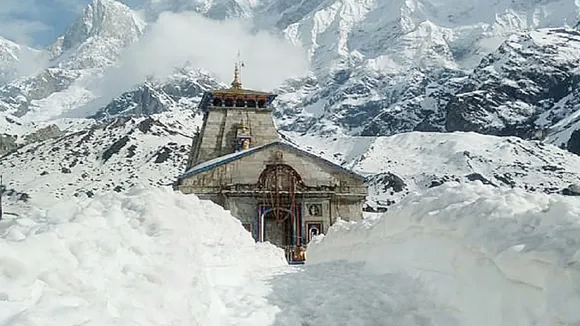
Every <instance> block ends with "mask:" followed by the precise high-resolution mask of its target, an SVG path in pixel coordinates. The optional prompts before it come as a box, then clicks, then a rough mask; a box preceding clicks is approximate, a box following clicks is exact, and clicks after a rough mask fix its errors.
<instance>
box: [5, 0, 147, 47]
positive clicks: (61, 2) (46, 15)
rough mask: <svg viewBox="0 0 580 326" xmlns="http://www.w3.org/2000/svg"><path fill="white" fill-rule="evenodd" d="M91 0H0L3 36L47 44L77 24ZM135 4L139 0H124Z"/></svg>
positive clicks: (30, 42) (28, 43)
mask: <svg viewBox="0 0 580 326" xmlns="http://www.w3.org/2000/svg"><path fill="white" fill-rule="evenodd" d="M90 2H91V0H0V3H1V5H0V36H3V37H5V38H7V39H9V40H11V41H14V42H16V43H20V44H27V45H30V46H33V47H44V46H46V45H49V44H51V43H52V42H53V41H54V40H55V39H56V38H57V37H58V36H60V35H62V34H63V33H64V31H65V30H66V28H67V27H68V26H70V25H71V24H72V23H74V21H75V19H76V18H77V17H78V15H79V14H80V13H81V12H82V11H83V8H84V7H85V6H86V5H87V4H88V3H90ZM122 2H123V3H126V4H128V5H130V6H135V5H137V4H138V3H139V0H124V1H122Z"/></svg>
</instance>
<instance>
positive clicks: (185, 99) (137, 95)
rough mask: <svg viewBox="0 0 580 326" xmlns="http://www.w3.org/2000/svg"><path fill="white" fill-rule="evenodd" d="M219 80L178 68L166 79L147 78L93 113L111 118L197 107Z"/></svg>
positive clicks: (100, 117) (98, 116)
mask: <svg viewBox="0 0 580 326" xmlns="http://www.w3.org/2000/svg"><path fill="white" fill-rule="evenodd" d="M220 86H222V85H220V84H218V83H217V82H216V81H215V80H214V79H213V78H212V77H211V76H209V75H207V74H205V73H202V72H199V71H195V70H186V69H179V70H177V71H176V73H175V74H174V75H172V76H171V78H170V79H169V80H167V81H164V82H147V83H145V84H144V85H141V86H139V87H137V88H136V89H134V90H132V91H129V92H126V93H123V94H122V95H120V96H119V97H117V98H115V99H114V100H113V101H112V102H111V103H109V104H108V105H107V106H105V107H104V108H101V109H100V110H98V111H97V113H95V114H94V115H92V116H91V118H93V119H97V120H108V119H112V118H116V117H120V116H148V115H152V114H158V113H161V112H166V111H170V110H179V109H181V110H190V111H192V110H196V109H197V106H196V105H197V102H198V101H199V100H200V99H201V96H202V95H203V92H205V91H206V90H209V89H215V88H218V87H220Z"/></svg>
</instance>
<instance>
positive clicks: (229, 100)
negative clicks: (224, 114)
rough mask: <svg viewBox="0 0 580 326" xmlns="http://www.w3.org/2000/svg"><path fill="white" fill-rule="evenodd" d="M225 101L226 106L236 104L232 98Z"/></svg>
mask: <svg viewBox="0 0 580 326" xmlns="http://www.w3.org/2000/svg"><path fill="white" fill-rule="evenodd" d="M225 102H226V106H228V107H232V106H234V100H233V99H231V98H226V101H225Z"/></svg>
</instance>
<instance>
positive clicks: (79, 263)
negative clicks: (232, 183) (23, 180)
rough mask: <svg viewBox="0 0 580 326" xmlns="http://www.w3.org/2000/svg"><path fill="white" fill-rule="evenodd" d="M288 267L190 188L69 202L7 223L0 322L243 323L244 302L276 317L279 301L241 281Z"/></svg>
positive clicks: (1, 231)
mask: <svg viewBox="0 0 580 326" xmlns="http://www.w3.org/2000/svg"><path fill="white" fill-rule="evenodd" d="M282 265H286V262H285V260H284V255H283V252H282V251H281V250H280V249H278V248H275V247H274V246H271V245H268V244H256V243H255V242H254V240H253V239H252V237H251V236H250V234H249V233H248V232H246V231H245V230H244V229H243V227H242V226H241V224H240V222H239V221H238V220H236V219H235V218H233V217H232V216H231V215H229V213H228V212H226V211H224V210H223V209H222V208H221V207H219V206H217V205H215V204H213V203H211V202H207V201H200V200H199V199H198V198H197V197H195V196H193V195H188V196H186V195H183V194H179V193H174V192H172V191H171V190H169V189H165V188H145V187H140V188H135V189H133V190H131V191H129V192H127V193H126V194H118V193H110V194H107V195H104V196H101V197H96V198H94V199H87V198H84V199H71V200H69V201H63V202H61V203H59V204H58V205H56V206H53V207H50V208H49V209H46V210H43V209H34V210H33V211H30V212H29V213H28V215H27V216H25V217H21V218H18V219H14V220H5V221H1V222H0V325H22V326H26V325H43V326H48V325H59V326H62V325H81V324H82V325H124V326H129V325H231V324H232V319H235V320H236V321H237V322H238V324H244V319H243V318H242V319H240V318H239V316H234V315H235V314H240V313H241V311H244V313H245V314H246V315H247V310H248V309H250V308H251V307H250V306H244V305H251V306H254V307H258V308H260V315H253V316H248V318H247V319H251V318H253V319H254V320H256V318H262V319H261V320H268V318H270V319H273V318H274V317H273V316H274V315H275V314H276V313H277V311H278V310H277V308H275V307H270V306H268V305H267V304H266V303H265V302H260V301H259V298H258V296H256V298H255V299H252V300H254V301H251V299H248V297H251V296H252V294H247V293H238V292H236V291H235V288H236V287H238V286H239V287H241V288H242V287H247V283H248V281H249V280H250V279H251V278H250V276H251V275H252V274H254V273H256V272H257V270H258V268H269V267H272V268H274V267H277V266H282ZM256 286H259V284H257V285H256ZM259 290H260V289H257V290H256V291H259ZM236 305H238V306H236ZM247 325H252V323H250V322H249V321H248V323H247Z"/></svg>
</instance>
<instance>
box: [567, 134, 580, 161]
mask: <svg viewBox="0 0 580 326" xmlns="http://www.w3.org/2000/svg"><path fill="white" fill-rule="evenodd" d="M566 148H567V149H568V150H569V151H570V152H572V153H574V154H576V155H580V129H578V130H575V131H574V132H573V133H572V135H571V136H570V140H568V144H567V146H566Z"/></svg>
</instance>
